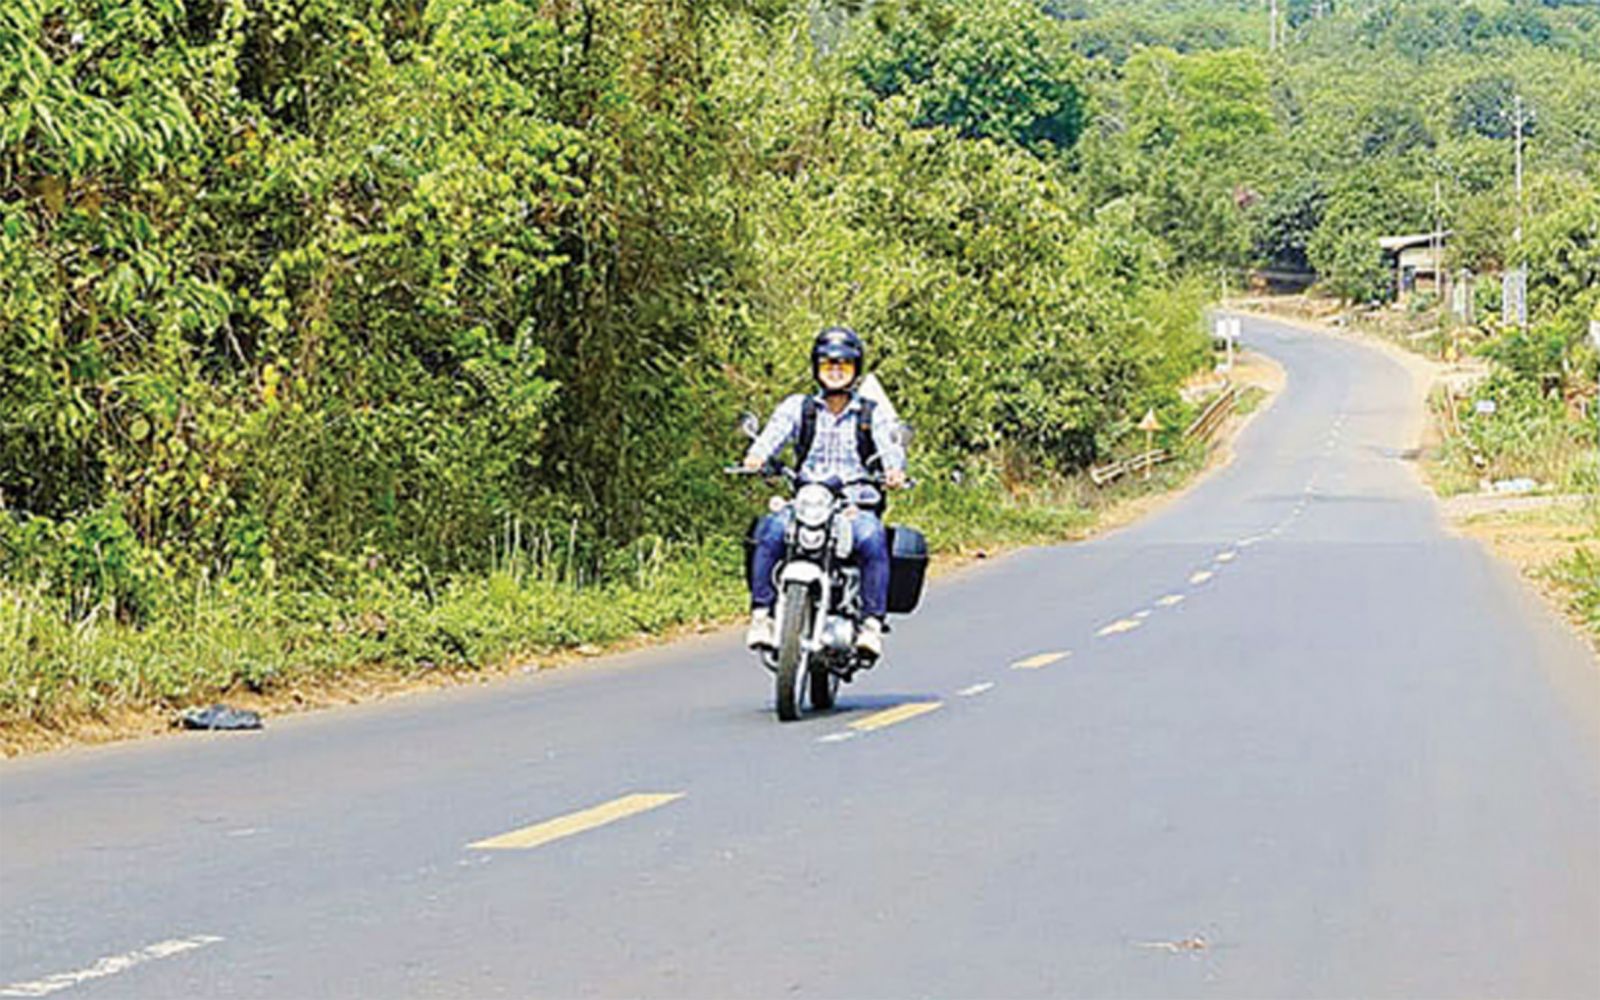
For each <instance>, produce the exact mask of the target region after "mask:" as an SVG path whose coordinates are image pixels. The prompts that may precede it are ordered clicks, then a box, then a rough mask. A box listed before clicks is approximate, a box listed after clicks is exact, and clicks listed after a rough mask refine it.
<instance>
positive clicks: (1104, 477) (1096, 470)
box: [1089, 382, 1239, 486]
mask: <svg viewBox="0 0 1600 1000" xmlns="http://www.w3.org/2000/svg"><path fill="white" fill-rule="evenodd" d="M1238 402H1239V387H1238V386H1236V385H1234V384H1233V383H1231V382H1230V383H1228V384H1227V385H1226V386H1224V387H1223V389H1222V391H1221V392H1220V393H1218V394H1217V398H1215V399H1213V400H1212V401H1211V402H1209V403H1207V404H1206V408H1205V409H1204V410H1201V411H1200V415H1199V416H1197V417H1195V418H1194V421H1193V422H1192V423H1190V424H1189V426H1188V427H1186V428H1185V429H1184V432H1183V439H1184V440H1185V441H1191V440H1193V439H1195V438H1209V437H1210V436H1211V435H1213V434H1215V433H1216V432H1217V428H1218V427H1221V426H1222V422H1223V421H1224V420H1226V419H1228V414H1230V413H1232V412H1233V408H1234V406H1235V405H1236V404H1237V403H1238ZM1171 459H1172V453H1171V452H1169V451H1167V449H1165V448H1156V449H1154V450H1151V451H1146V452H1141V453H1140V454H1138V455H1134V456H1133V457H1132V458H1124V459H1122V460H1121V461H1118V462H1112V463H1111V464H1109V465H1097V466H1090V467H1089V480H1090V481H1091V482H1093V483H1094V484H1095V485H1096V486H1104V485H1106V484H1107V483H1111V482H1115V481H1116V480H1118V479H1121V478H1122V477H1123V476H1126V475H1128V474H1129V473H1131V472H1140V471H1143V470H1145V469H1150V468H1153V467H1154V466H1157V465H1160V464H1161V463H1162V462H1166V461H1170V460H1171Z"/></svg>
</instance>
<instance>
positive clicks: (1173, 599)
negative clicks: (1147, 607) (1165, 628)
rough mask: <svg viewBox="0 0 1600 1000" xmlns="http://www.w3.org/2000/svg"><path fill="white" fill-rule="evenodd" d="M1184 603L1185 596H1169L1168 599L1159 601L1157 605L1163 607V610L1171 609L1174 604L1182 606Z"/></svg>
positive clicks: (1164, 598)
mask: <svg viewBox="0 0 1600 1000" xmlns="http://www.w3.org/2000/svg"><path fill="white" fill-rule="evenodd" d="M1182 602H1183V595H1182V594H1168V595H1167V596H1166V597H1163V598H1162V599H1161V600H1159V601H1157V602H1156V603H1157V604H1159V605H1161V606H1162V607H1163V608H1170V607H1172V606H1173V605H1174V604H1180V603H1182Z"/></svg>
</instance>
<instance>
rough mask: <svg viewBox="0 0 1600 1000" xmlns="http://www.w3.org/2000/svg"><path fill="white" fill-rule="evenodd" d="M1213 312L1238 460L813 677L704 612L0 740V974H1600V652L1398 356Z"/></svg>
mask: <svg viewBox="0 0 1600 1000" xmlns="http://www.w3.org/2000/svg"><path fill="white" fill-rule="evenodd" d="M1246 339H1247V340H1248V341H1250V342H1252V343H1253V344H1254V345H1255V346H1257V347H1259V348H1260V349H1262V350H1264V351H1266V352H1268V353H1270V354H1272V355H1273V356H1274V357H1276V358H1278V359H1279V360H1280V361H1281V362H1282V363H1283V364H1284V366H1285V367H1286V368H1287V370H1288V372H1289V376H1290V380H1289V385H1288V389H1287V391H1286V392H1285V393H1284V395H1283V396H1282V398H1281V399H1280V400H1279V401H1278V403H1277V404H1276V405H1275V406H1274V407H1273V408H1272V409H1271V410H1269V411H1268V412H1266V413H1264V414H1262V415H1261V416H1260V417H1259V418H1258V419H1257V420H1256V421H1255V422H1254V423H1253V424H1252V425H1251V426H1250V427H1249V428H1248V429H1247V431H1246V432H1245V434H1244V435H1243V436H1242V438H1241V439H1240V440H1239V442H1238V450H1239V457H1238V459H1237V461H1236V462H1234V463H1233V464H1232V465H1231V466H1229V467H1228V468H1226V469H1224V470H1222V471H1221V472H1219V473H1217V474H1216V475H1214V476H1213V477H1212V478H1210V479H1209V480H1208V481H1207V482H1205V483H1204V484H1203V485H1202V486H1201V487H1200V488H1198V489H1197V490H1195V491H1194V492H1192V493H1191V494H1190V495H1189V496H1187V497H1186V498H1185V499H1183V500H1182V501H1180V502H1179V503H1176V504H1174V505H1172V506H1170V507H1168V508H1167V509H1166V510H1164V511H1163V512H1161V513H1160V514H1158V515H1156V516H1154V517H1152V518H1150V519H1148V520H1146V521H1144V522H1141V523H1140V524H1138V525H1135V526H1133V527H1131V528H1128V529H1125V530H1123V531H1121V532H1118V533H1115V534H1113V535H1110V536H1107V537H1105V538H1103V539H1100V540H1098V541H1095V542H1092V543H1088V544H1080V545H1071V546H1062V547H1055V548H1043V549H1035V550H1029V551H1026V552H1022V553H1018V554H1015V555H1013V556H1011V557H1008V558H1005V559H1002V560H997V561H995V562H994V563H991V564H987V565H984V566H982V567H980V568H978V569H975V570H972V571H969V572H965V573H962V574H959V575H957V576H955V577H952V578H950V579H948V580H946V581H943V582H941V583H939V584H938V585H937V586H935V587H934V588H933V589H932V590H931V591H930V594H929V595H928V597H927V599H926V600H925V602H924V605H923V608H922V610H921V611H920V612H919V613H918V614H917V615H916V616H915V617H913V618H911V619H907V620H905V621H904V622H903V623H901V624H900V625H899V626H898V627H897V628H896V630H895V633H894V635H893V636H892V637H891V645H890V658H889V660H888V661H887V662H886V663H884V664H883V665H881V666H880V667H879V668H878V669H877V670H875V671H873V672H872V674H871V675H868V676H865V677H863V678H861V679H860V680H858V681H857V683H856V684H854V685H852V686H850V687H847V688H845V689H844V692H843V698H842V706H843V710H842V711H839V712H836V713H833V714H829V715H826V716H819V717H815V718H812V719H810V720H807V721H803V722H800V723H795V724H791V725H782V724H779V723H777V722H776V721H774V719H773V717H772V715H771V713H770V708H769V704H770V699H771V692H770V685H769V683H768V680H767V675H766V674H765V672H764V671H762V670H760V668H759V667H757V666H756V665H755V664H754V662H753V661H751V660H750V659H748V658H747V657H746V656H745V655H744V654H743V653H742V652H741V651H740V650H739V649H738V646H737V642H738V637H737V636H734V635H719V636H713V637H707V638H704V639H700V640H694V641H689V642H685V643H682V644H679V645H676V646H673V647H671V648H667V649H662V650H656V651H649V652H643V653H637V654H631V655H628V656H624V657H618V658H615V659H610V660H606V661H603V662H600V663H598V664H596V665H593V666H586V667H584V668H581V669H573V670H570V671H561V672H553V673H551V674H549V675H544V676H531V677H527V678H523V679H518V680H512V681H507V682H504V683H498V684H494V685H490V686H487V687H479V688H471V689H462V690H455V691H449V692H444V693H437V694H429V695H422V696H417V697H414V698H410V699H404V700H401V701H397V702H390V703H380V704H376V705H371V706H365V707H360V708H353V709H346V710H341V711H334V712H327V713H321V714H317V715H310V716H303V717H298V718H288V719H281V720H272V721H271V722H270V728H268V729H267V730H266V731H265V732H263V733H260V734H254V735H249V734H238V735H226V734H217V735H214V736H211V735H205V736H194V737H186V738H181V739H163V740H153V741H147V742H142V743H136V744H129V745H122V746H116V747H110V748H100V749H87V750H81V751H74V752H69V753H62V754H55V755H49V756H44V757H38V758H33V759H27V760H20V761H12V762H9V763H3V764H0V996H37V995H53V996H59V997H71V998H77V997H126V996H137V997H178V996H204V997H320V996H329V997H358V996H359V997H390V996H425V997H427V996H473V997H479V996H483V997H495V996H541V997H588V996H695V997H713V996H714V997H727V996H781V997H790V996H809V997H817V996H822V997H835V996H873V997H911V996H948V997H968V996H987V997H1029V996H1083V997H1390V996H1397V997H1467V996H1477V997H1589V998H1592V997H1596V996H1600V671H1597V670H1596V668H1595V666H1594V664H1593V662H1592V660H1591V659H1590V657H1589V654H1588V652H1587V651H1586V650H1585V649H1584V648H1583V647H1582V646H1581V644H1580V643H1579V642H1578V641H1577V640H1576V639H1575V638H1574V637H1573V636H1572V635H1571V634H1570V633H1568V632H1567V631H1566V630H1565V628H1564V627H1563V626H1562V625H1561V624H1559V623H1558V622H1557V621H1556V620H1555V618H1554V617H1553V616H1552V615H1551V614H1550V613H1549V612H1547V611H1546V610H1545V609H1544V608H1542V607H1541V606H1539V605H1538V604H1537V603H1536V602H1535V601H1534V600H1533V599H1532V598H1530V597H1529V595H1527V594H1526V593H1525V592H1524V591H1523V590H1522V589H1521V588H1520V586H1519V585H1518V583H1517V582H1516V580H1515V579H1514V577H1513V575H1512V574H1511V573H1510V572H1509V571H1508V570H1506V569H1504V568H1503V567H1501V566H1500V565H1498V564H1496V563H1493V562H1492V561H1491V560H1490V559H1489V558H1488V557H1487V556H1486V555H1484V554H1483V553H1482V552H1481V551H1480V550H1479V549H1478V548H1477V547H1476V546H1475V545H1474V544H1472V543H1470V542H1468V541H1465V540H1462V539H1459V538H1455V537H1452V536H1450V535H1449V534H1447V533H1446V532H1445V531H1444V530H1443V529H1442V528H1441V527H1440V524H1439V522H1438V519H1437V515H1436V511H1435V506H1434V503H1433V501H1432V500H1431V499H1430V498H1429V497H1428V495H1427V494H1426V493H1425V492H1424V490H1423V489H1422V488H1421V486H1420V485H1419V484H1418V482H1417V479H1416V476H1415V472H1414V470H1413V469H1412V468H1411V467H1410V465H1409V464H1408V462H1407V461H1406V460H1405V457H1404V452H1405V449H1407V448H1408V447H1409V446H1410V445H1412V444H1413V443H1414V441H1415V426H1416V417H1417V414H1416V408H1415V404H1414V398H1413V396H1412V394H1411V392H1410V390H1409V386H1408V379H1407V377H1406V375H1405V374H1404V372H1403V371H1402V369H1400V368H1399V367H1398V366H1396V365H1395V364H1394V363H1393V362H1392V361H1390V360H1389V359H1387V358H1386V357H1384V356H1382V355H1380V354H1377V353H1375V352H1372V351H1370V350H1368V349H1366V348H1362V347H1359V346H1356V345H1352V344H1349V343H1346V342H1343V341H1339V340H1334V339H1329V338H1325V337H1321V336H1317V335H1312V334H1307V333H1303V332H1299V331H1296V330H1293V329H1289V328H1285V327H1280V326H1275V325H1271V324H1267V323H1264V322H1260V321H1254V320H1250V321H1247V324H1246ZM1046 654H1065V655H1060V656H1059V658H1054V659H1051V658H1050V656H1048V655H1046ZM1019 662H1025V663H1027V664H1029V665H1030V666H1029V667H1025V668H1020V669H1019V668H1017V667H1015V666H1014V665H1015V664H1018V663H1019ZM908 705H914V706H915V707H901V706H908ZM933 705H937V707H932V708H930V707H928V706H933ZM896 708H899V709H900V710H899V712H898V713H897V714H896V715H894V716H890V717H888V719H889V721H890V723H891V724H886V725H877V727H876V728H865V727H860V728H853V727H854V726H856V724H860V723H867V725H869V726H871V725H875V724H876V723H878V722H882V721H883V719H884V717H883V716H882V715H879V714H878V713H881V712H882V711H883V710H887V709H896ZM874 716H876V717H877V718H876V720H875V721H869V720H873V719H874ZM897 718H898V719H899V721H898V722H895V721H893V720H895V719H897ZM652 795H653V796H659V797H658V798H640V797H637V796H652ZM628 796H634V797H631V798H625V797H628ZM608 804H609V805H608ZM594 807H606V810H605V811H604V812H603V813H602V814H599V815H595V814H584V813H583V811H584V810H590V809H592V808H594ZM574 813H577V814H579V815H578V817H577V818H576V819H568V820H566V821H564V822H558V823H557V825H555V826H554V827H551V826H540V825H538V824H542V823H545V822H546V821H551V820H559V818H561V817H571V816H572V814H574ZM585 820H587V821H588V822H587V823H586V822H585ZM601 820H609V822H606V823H604V824H603V825H596V824H599V821H601ZM529 827H533V829H532V830H531V831H528V830H527V829H526V828H529ZM519 830H521V831H524V832H523V833H522V834H520V835H516V836H513V837H512V838H511V843H512V844H513V845H514V844H517V843H520V844H523V845H524V846H506V845H507V841H504V840H500V841H496V840H493V838H496V837H500V836H501V835H505V834H511V833H512V832H513V831H519ZM485 841H490V843H488V844H487V845H486V844H485V843H484V842H485ZM540 841H542V842H540ZM473 845H478V846H473Z"/></svg>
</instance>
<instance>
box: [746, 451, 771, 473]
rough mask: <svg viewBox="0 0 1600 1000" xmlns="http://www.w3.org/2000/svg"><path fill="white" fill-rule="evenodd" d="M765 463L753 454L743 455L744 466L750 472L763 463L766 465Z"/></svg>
mask: <svg viewBox="0 0 1600 1000" xmlns="http://www.w3.org/2000/svg"><path fill="white" fill-rule="evenodd" d="M766 464H767V463H765V462H763V461H762V460H761V459H759V458H757V457H756V456H754V455H746V456H745V457H744V467H745V468H747V469H749V470H750V471H751V472H755V471H756V470H757V469H759V468H761V467H762V466H763V465H766Z"/></svg>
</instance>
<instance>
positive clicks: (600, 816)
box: [467, 792, 684, 851]
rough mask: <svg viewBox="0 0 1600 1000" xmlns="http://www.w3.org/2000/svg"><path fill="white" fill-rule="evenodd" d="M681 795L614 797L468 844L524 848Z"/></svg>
mask: <svg viewBox="0 0 1600 1000" xmlns="http://www.w3.org/2000/svg"><path fill="white" fill-rule="evenodd" d="M683 795H684V793H683V792H667V793H660V794H639V795H624V796H623V797H622V798H620V799H613V800H611V801H610V802H606V803H603V804H602V805H598V806H595V807H594V808H592V809H584V810H582V811H580V812H575V813H569V814H567V815H565V816H557V817H556V818H555V819H550V820H545V821H544V822H543V823H535V824H534V825H533V826H525V827H523V828H522V829H520V830H512V831H511V832H510V833H502V834H500V836H498V837H490V838H488V839H487V840H480V841H477V842H476V843H472V844H468V845H467V846H468V847H472V848H477V849H480V850H488V851H506V850H526V849H528V848H530V847H539V846H540V845H542V844H548V843H550V842H551V841H552V840H560V839H561V838H562V837H570V836H572V835H573V834H575V833H583V832H585V831H587V830H593V829H594V828H595V827H598V826H605V825H606V824H607V823H615V822H616V821H617V820H619V819H624V818H626V817H628V816H632V815H635V814H636V813H642V812H647V811H649V810H651V809H656V808H659V807H660V806H664V805H666V804H667V803H669V802H675V801H677V800H678V799H681V798H683Z"/></svg>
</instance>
